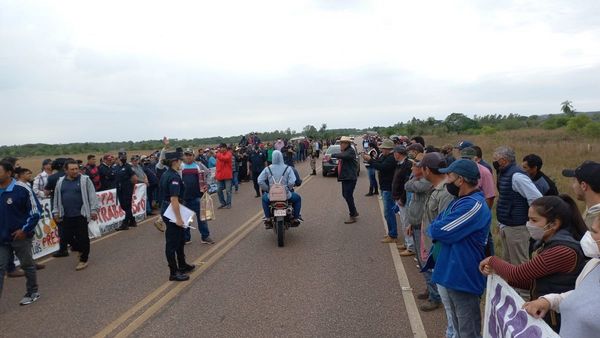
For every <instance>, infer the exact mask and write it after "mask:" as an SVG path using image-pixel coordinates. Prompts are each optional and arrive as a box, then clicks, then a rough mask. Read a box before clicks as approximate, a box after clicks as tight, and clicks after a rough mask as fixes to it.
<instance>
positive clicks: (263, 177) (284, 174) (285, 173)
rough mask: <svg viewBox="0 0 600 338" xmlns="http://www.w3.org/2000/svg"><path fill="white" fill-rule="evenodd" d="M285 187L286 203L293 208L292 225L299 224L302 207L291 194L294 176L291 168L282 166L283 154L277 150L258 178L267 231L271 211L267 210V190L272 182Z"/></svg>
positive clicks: (297, 197) (294, 181)
mask: <svg viewBox="0 0 600 338" xmlns="http://www.w3.org/2000/svg"><path fill="white" fill-rule="evenodd" d="M280 180H281V184H283V185H284V186H285V187H286V190H287V197H288V201H290V203H292V206H293V207H294V219H293V220H292V224H293V225H298V224H300V221H301V220H302V218H301V217H300V208H301V206H302V198H301V197H300V195H299V194H298V193H296V192H293V191H292V189H293V188H294V184H295V183H296V175H295V174H294V170H293V169H292V167H290V166H288V165H286V164H284V162H283V154H282V153H281V151H279V150H275V151H273V164H271V165H269V166H268V167H266V168H265V169H264V170H263V171H262V172H261V173H260V175H259V176H258V184H259V185H260V188H261V189H262V191H263V196H262V206H263V211H264V213H265V226H266V228H267V229H271V228H272V227H273V224H271V221H270V217H271V211H270V210H269V204H270V201H269V193H268V191H269V188H270V186H271V184H273V183H274V182H279V181H280Z"/></svg>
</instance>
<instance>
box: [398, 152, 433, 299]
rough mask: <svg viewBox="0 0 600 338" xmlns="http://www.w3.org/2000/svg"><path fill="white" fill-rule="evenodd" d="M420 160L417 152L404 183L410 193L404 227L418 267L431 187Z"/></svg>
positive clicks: (426, 295) (426, 294) (421, 259)
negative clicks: (407, 178)
mask: <svg viewBox="0 0 600 338" xmlns="http://www.w3.org/2000/svg"><path fill="white" fill-rule="evenodd" d="M421 160H423V154H422V153H421V154H418V155H417V157H416V158H415V159H411V160H410V162H411V163H412V167H411V171H412V176H411V178H410V179H409V180H408V182H406V184H405V185H404V189H405V190H406V192H407V194H411V198H410V201H409V203H408V206H407V207H406V214H407V220H408V224H409V225H408V228H407V229H406V234H407V235H410V236H412V237H413V243H414V245H415V250H414V251H415V253H416V258H417V263H419V266H420V267H422V265H423V261H424V259H423V257H422V256H421V223H422V222H423V213H424V212H425V203H426V202H427V197H428V195H429V192H430V191H431V188H432V185H431V183H430V182H429V181H427V180H426V179H425V178H424V177H423V168H421V167H419V166H417V165H418V164H419V162H421ZM417 297H418V298H419V299H427V298H428V297H429V295H428V292H424V293H423V294H422V295H418V296H417Z"/></svg>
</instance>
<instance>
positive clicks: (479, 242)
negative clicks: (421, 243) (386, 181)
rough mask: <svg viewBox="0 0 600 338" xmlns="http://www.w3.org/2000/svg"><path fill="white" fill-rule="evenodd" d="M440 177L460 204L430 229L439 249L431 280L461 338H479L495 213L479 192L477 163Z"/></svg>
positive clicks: (463, 161) (453, 166)
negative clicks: (484, 264) (482, 267)
mask: <svg viewBox="0 0 600 338" xmlns="http://www.w3.org/2000/svg"><path fill="white" fill-rule="evenodd" d="M439 171H440V173H442V174H448V177H447V184H446V190H447V191H448V192H449V193H450V194H451V195H453V196H455V197H456V199H455V200H454V201H452V202H451V203H450V204H449V205H448V207H447V208H446V210H445V211H444V212H443V213H441V214H440V215H439V216H438V217H437V218H436V219H435V220H434V221H433V222H432V223H431V224H430V226H429V229H428V234H429V236H430V237H431V238H432V239H433V240H434V241H435V245H436V249H435V250H434V256H435V261H436V262H435V269H434V271H433V275H432V280H433V282H435V283H437V285H438V289H439V290H440V294H442V301H443V302H444V306H445V308H446V311H448V309H451V311H450V313H447V314H449V315H450V316H449V317H451V318H452V326H453V327H454V330H455V332H456V333H457V336H458V337H479V336H480V335H481V310H480V297H481V295H482V294H483V291H484V288H485V277H484V276H483V275H482V274H481V273H480V272H479V263H478V262H480V261H481V259H483V258H485V255H484V248H485V245H486V242H487V238H488V231H489V225H490V223H491V221H492V213H491V211H490V209H489V208H487V207H486V206H485V203H486V202H485V197H484V196H483V194H482V193H481V191H480V190H479V188H478V185H479V183H478V181H479V178H480V175H479V169H478V168H477V165H476V164H475V162H473V161H470V160H466V159H460V160H458V161H455V162H453V163H452V164H451V165H450V166H449V167H448V168H445V169H444V168H443V169H440V170H439ZM435 252H437V254H435Z"/></svg>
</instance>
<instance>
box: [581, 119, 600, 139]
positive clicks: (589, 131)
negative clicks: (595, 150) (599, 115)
mask: <svg viewBox="0 0 600 338" xmlns="http://www.w3.org/2000/svg"><path fill="white" fill-rule="evenodd" d="M583 134H584V135H586V136H589V137H593V138H600V122H591V123H588V124H587V125H586V126H585V127H583Z"/></svg>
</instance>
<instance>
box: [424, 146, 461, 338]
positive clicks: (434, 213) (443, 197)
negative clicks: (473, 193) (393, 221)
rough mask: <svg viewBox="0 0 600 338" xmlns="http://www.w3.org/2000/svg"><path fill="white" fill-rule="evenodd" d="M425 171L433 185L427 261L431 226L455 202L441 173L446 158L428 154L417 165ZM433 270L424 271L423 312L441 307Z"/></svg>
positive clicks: (427, 215)
mask: <svg viewBox="0 0 600 338" xmlns="http://www.w3.org/2000/svg"><path fill="white" fill-rule="evenodd" d="M417 166H418V167H419V168H421V169H422V171H423V177H424V178H425V179H426V180H427V181H429V183H431V185H432V188H431V190H430V191H429V195H428V197H427V200H426V202H425V211H424V212H423V221H422V225H421V235H422V237H421V238H422V243H423V248H422V250H421V251H422V257H421V258H422V259H423V261H426V260H427V258H428V256H429V254H430V252H429V251H430V249H431V247H432V245H433V242H432V240H431V237H430V236H429V234H428V229H429V225H430V224H431V222H433V220H434V219H436V218H437V217H438V215H439V214H441V213H442V212H443V211H444V210H446V207H448V205H449V204H450V202H452V201H453V200H454V196H452V195H451V194H450V193H449V192H448V190H446V175H445V174H443V173H441V172H440V169H442V168H446V160H445V158H444V156H443V155H442V154H440V153H438V152H432V153H427V154H425V155H424V156H423V159H422V160H421V161H420V162H419V163H418V164H417ZM431 275H432V271H431V269H426V270H423V277H424V278H425V284H426V285H427V290H428V295H427V296H428V298H427V299H428V302H427V303H425V304H422V305H421V306H420V307H419V309H421V311H425V312H428V311H433V310H435V309H437V308H439V307H440V305H441V299H440V294H439V292H438V290H437V285H436V284H435V283H434V282H432V280H431ZM448 331H449V332H453V329H452V323H451V322H449V323H448Z"/></svg>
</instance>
